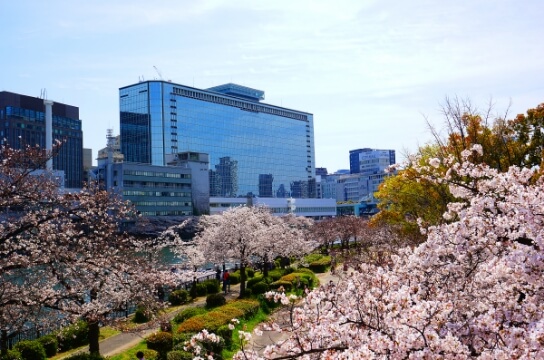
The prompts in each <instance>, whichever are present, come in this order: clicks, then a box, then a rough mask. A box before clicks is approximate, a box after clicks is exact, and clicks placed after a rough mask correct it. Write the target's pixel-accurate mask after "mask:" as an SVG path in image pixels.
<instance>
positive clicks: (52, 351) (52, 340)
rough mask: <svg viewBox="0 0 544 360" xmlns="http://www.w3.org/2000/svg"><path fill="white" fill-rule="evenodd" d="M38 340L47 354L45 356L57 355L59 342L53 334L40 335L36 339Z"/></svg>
mask: <svg viewBox="0 0 544 360" xmlns="http://www.w3.org/2000/svg"><path fill="white" fill-rule="evenodd" d="M38 341H39V342H40V343H41V344H42V346H43V348H44V349H45V355H47V357H53V356H55V355H57V352H58V350H59V342H58V340H57V338H56V337H55V335H46V336H42V337H40V338H39V339H38Z"/></svg>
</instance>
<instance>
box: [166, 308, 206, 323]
mask: <svg viewBox="0 0 544 360" xmlns="http://www.w3.org/2000/svg"><path fill="white" fill-rule="evenodd" d="M205 313H207V310H206V309H204V308H202V307H198V306H195V307H190V308H187V309H184V310H182V311H180V312H179V313H178V314H177V315H176V316H175V317H174V318H173V319H172V321H173V322H175V323H176V324H179V323H182V322H184V321H185V320H187V319H189V318H192V317H193V316H196V315H202V314H205Z"/></svg>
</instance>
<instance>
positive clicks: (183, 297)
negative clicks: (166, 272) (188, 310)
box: [168, 290, 189, 306]
mask: <svg viewBox="0 0 544 360" xmlns="http://www.w3.org/2000/svg"><path fill="white" fill-rule="evenodd" d="M188 301H189V292H188V291H187V290H174V291H172V292H171V293H170V295H168V302H169V303H170V304H171V305H172V306H178V305H183V304H185V303H187V302H188Z"/></svg>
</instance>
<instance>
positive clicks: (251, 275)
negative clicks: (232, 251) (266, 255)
mask: <svg viewBox="0 0 544 360" xmlns="http://www.w3.org/2000/svg"><path fill="white" fill-rule="evenodd" d="M246 274H247V277H248V279H251V278H253V277H254V276H255V270H253V269H252V268H248V269H247V270H246Z"/></svg>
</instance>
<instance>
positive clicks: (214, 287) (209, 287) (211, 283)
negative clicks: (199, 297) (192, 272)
mask: <svg viewBox="0 0 544 360" xmlns="http://www.w3.org/2000/svg"><path fill="white" fill-rule="evenodd" d="M202 284H204V285H205V286H206V293H207V294H217V293H218V292H219V281H218V280H215V279H209V280H206V281H203V282H202Z"/></svg>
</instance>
